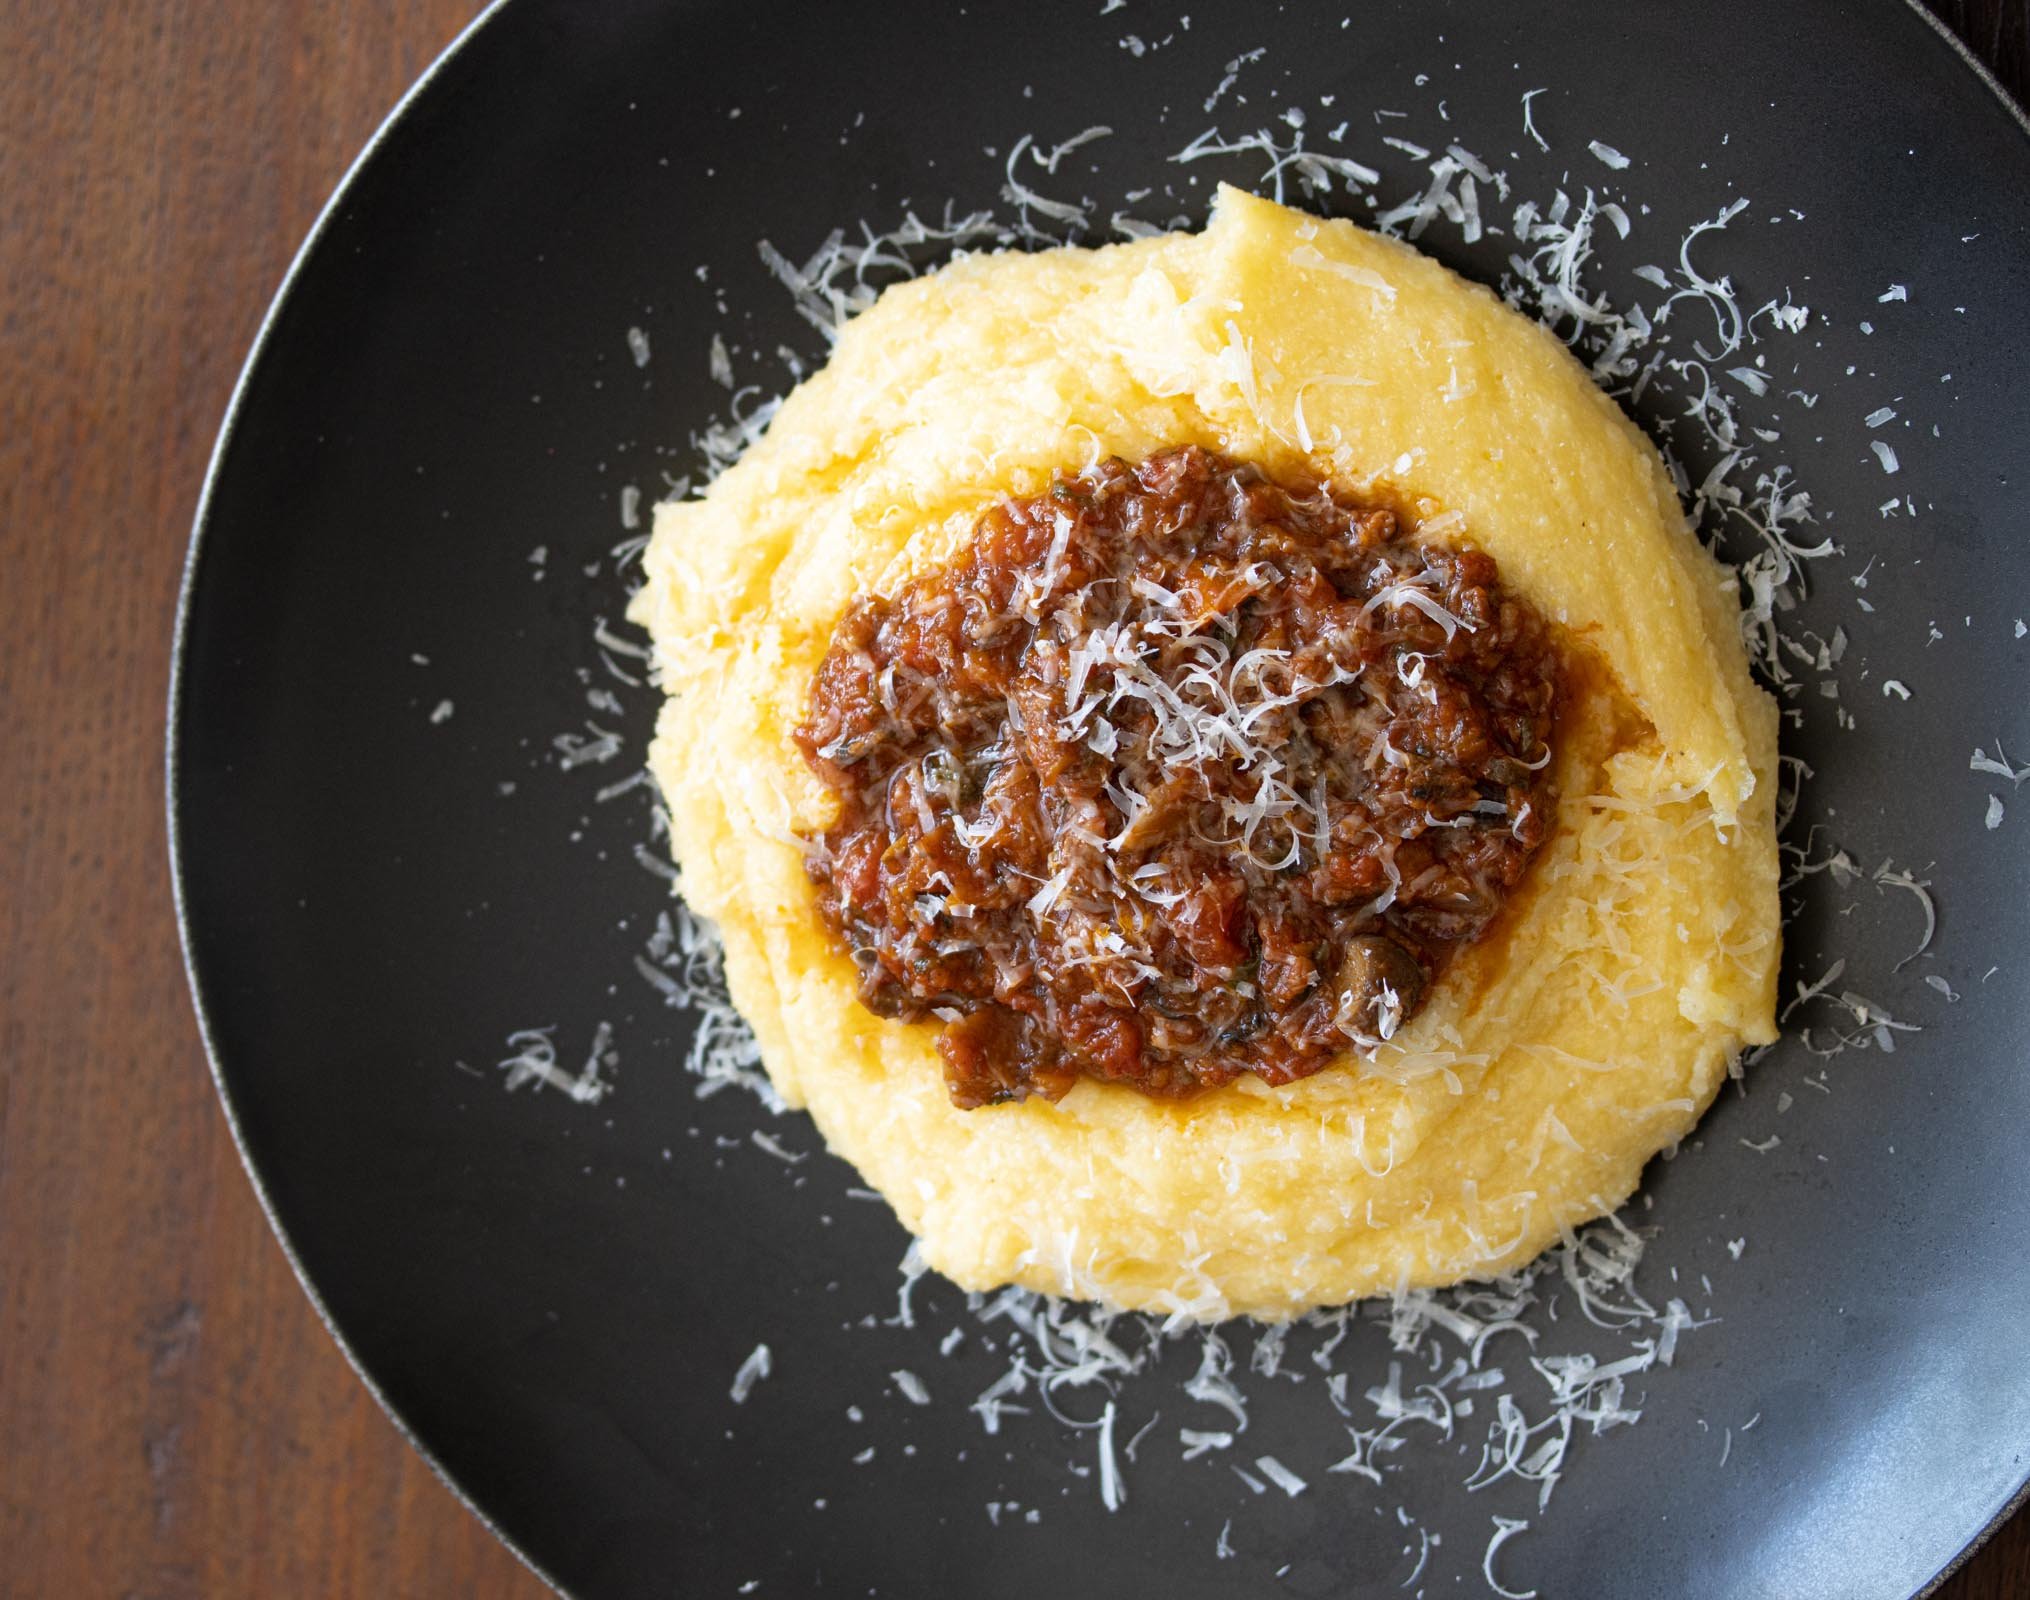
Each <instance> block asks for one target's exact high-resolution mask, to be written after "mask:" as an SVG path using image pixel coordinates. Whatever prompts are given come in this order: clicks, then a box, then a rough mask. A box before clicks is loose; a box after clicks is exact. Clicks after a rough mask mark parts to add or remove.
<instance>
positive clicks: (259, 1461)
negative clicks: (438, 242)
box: [0, 0, 2030, 1600]
mask: <svg viewBox="0 0 2030 1600" xmlns="http://www.w3.org/2000/svg"><path fill="white" fill-rule="evenodd" d="M472 10H473V4H472V0H374V3H363V0H351V3H346V4H340V5H332V4H323V3H314V0H215V3H213V4H211V5H198V4H194V3H192V0H160V3H147V0H102V3H98V4H85V3H76V4H54V5H53V4H47V3H38V0H0V375H4V382H0V641H4V648H0V1595H6V1596H16V1595H19V1596H62V1597H69V1596H101V1595H103V1596H118V1597H123V1600H128V1597H131V1600H183V1597H197V1596H205V1597H239V1596H260V1597H267V1596H318V1595H360V1596H375V1597H381V1596H436V1595H466V1594H479V1595H488V1596H500V1597H504V1600H524V1597H526V1600H536V1597H539V1596H541V1595H542V1594H544V1593H545V1592H546V1591H545V1590H544V1588H543V1586H542V1585H541V1584H540V1583H539V1582H538V1581H537V1580H536V1579H535V1578H534V1577H533V1576H531V1575H530V1574H529V1573H528V1572H527V1571H525V1570H524V1569H523V1568H521V1567H520V1566H519V1564H518V1563H517V1562H516V1561H515V1560H514V1558H513V1557H512V1556H510V1555H509V1554H508V1552H507V1551H506V1550H505V1548H503V1547H502V1546H501V1545H499V1544H498V1543H496V1542H495V1541H494V1540H493V1538H492V1537H491V1536H490V1535H489V1534H487V1533H486V1531H485V1530H484V1529H483V1528H482V1527H481V1526H480V1525H479V1523H478V1522H477V1520H476V1519H474V1518H473V1517H472V1516H471V1515H469V1514H468V1513H467V1512H466V1511H465V1510H464V1509H462V1508H461V1507H460V1506H459V1505H458V1503H457V1502H456V1501H455V1500H454V1499H453V1498H452V1496H451V1495H450V1494H449V1493H448V1492H447V1491H446V1490H445V1489H444V1488H443V1487H442V1486H441V1485H440V1484H439V1483H438V1482H437V1481H436V1480H435V1478H434V1477H433V1476H432V1475H431V1474H430V1472H429V1470H428V1469H427V1468H426V1467H425V1466H424V1465H423V1464H422V1463H421V1461H420V1460H419V1459H418V1458H417V1457H416V1456H415V1455H414V1454H413V1453H412V1452H411V1451H410V1449H409V1448H408V1446H407V1445H406V1444H404V1443H403V1442H402V1440H401V1439H400V1438H399V1437H398V1436H397V1435H396V1433H395V1431H394V1429H393V1428H392V1426H391V1425H390V1424H389V1423H388V1422H387V1420H386V1419H385V1418H384V1417H383V1416H382V1415H381V1413H380V1412H379V1411H378V1409H377V1408H376V1407H375V1405H374V1404H373V1402H372V1401H371V1400H370V1399H369V1398H368V1396H367V1394H366V1391H365V1390H364V1388H363V1387H362V1386H361V1385H360V1383H359V1382H358V1380H357V1379H356V1378H355V1377H354V1376H353V1374H352V1373H351V1371H350V1370H349V1369H348V1368H347V1366H346V1364H345V1362H344V1360H343V1359H342V1358H341V1357H340V1355H339V1353H338V1351H337V1349H336V1347H335V1346H334V1345H333V1344H332V1343H331V1341H330V1339H329V1338H328V1337H327V1335H326V1334H325V1332H324V1330H323V1329H322V1327H320V1326H319V1324H318V1322H317V1320H316V1318H315V1317H314V1316H313V1315H312V1313H311V1309H310V1306H309V1304H308V1302H307V1301H306V1300H305V1299H304V1298H303V1296H302V1294H301V1292H300V1291H299V1289H298V1288H297V1285H296V1283H295V1281H294V1279H293V1278H292V1276H291V1275H290V1272H289V1269H288V1266H287V1264H286V1263H285V1261H284V1260H283V1257H282V1253H281V1251H280V1250H279V1249H278V1248H277V1246H276V1244H275V1241H274V1240H273V1238H272V1237H271V1236H270V1234H269V1232H268V1228H267V1225H266V1223H265V1221H264V1220H263V1218H262V1216H261V1213H260V1210H259V1208H258V1206H257V1205H256V1203H255V1201H254V1197H253V1193H252V1190H251V1189H250V1187H249V1186H248V1184H247V1182H246V1179H245V1178H244V1176H243V1175H242V1173H241V1171H240V1167H239V1163H238V1161H237V1159H236V1157H235V1155H234V1152H233V1148H232V1144H231V1141H230V1139H229V1138H228V1137H227V1134H226V1129H225V1125H224V1122H223V1119H222V1118H221V1117H220V1115H219V1112H218V1108H217V1106H216V1105H215V1103H214V1101H213V1098H212V1090H211V1084H210V1080H209V1077H208V1075H207V1073H206V1071H205V1065H204V1060H203V1056H202V1053H201V1051H200V1049H199V1046H198V1042H197V1036H196V1030H195V1027H194V1025H193V1023H192V1020H191V1014H190V1007H189V1002H188V999H187V997H186V994H185V990H184V984H183V976H182V970H181V967H180V964H179V960H178V956H177V951H176V942H175V934H174V926H173V921H172V916H171V908H170V898H169V887H168V873H167V864H166V860H165V846H164V840H163V828H162V780H161V730H162V712H163V702H164V696H165V693H166V685H167V673H168V654H169V642H170V625H171V617H172V612H173V608H174V602H175V594H176V585H177V579H178V574H179V569H180V565H181V562H182V558H183V551H184V544H185V540H186V538H187V535H188V530H189V527H190V520H191V515H192V512H193V509H194V507H195V503H196V498H197V492H198V485H199V483H200V481H201V479H202V476H203V471H204V466H205V461H206V457H207V454H208V452H209V449H210V445H211V439H212V434H213V431H214V429H215V427H216V424H217V421H218V419H219V417H220V415H221V413H222V411H223V408H224V405H225V402H226V397H227V395H228V393H229V392H230V389H231V386H232V382H233V378H234V375H235V373H236V372H237V370H238V367H239V364H240V361H241V358H242V355H243V353H244V352H245V350H246V348H247V346H248V344H249V342H250V341H251V339H252V337H253V334H254V330H255V328H256V326H257V324H258V322H259V320H260V316H261V313H262V310H263V308H264V307H265V306H266V304H267V302H268V299H269V297H270V296H271V295H272V293H273V291H274V289H275V286H276V284H277V283H278V282H279V280H280V278H281V276H282V273H283V271H284V269H285V267H286V266H287V263H288V260H289V257H290V255H291V254H292V252H293V251H294V250H295V248H296V244H297V241H298V240H299V239H300V238H301V237H302V236H303V233H304V231H305V230H306V229H307V228H308V227H309V225H310V222H311V220H312V218H313V217H314V216H315V215H316V212H317V209H318V207H319V206H320V204H321V203H322V202H323V200H324V197H325V196H326V194H327V193H328V192H329V191H330V189H331V187H332V185H333V184H334V183H335V182H336V181H337V179H338V178H339V176H340V175H341V173H342V172H343V171H344V169H345V167H346V166H347V164H348V163H349V162H350V161H351V159H352V157H353V155H354V153H355V152H356V151H357V150H358V149H359V147H360V146H361V144H362V143H363V142H364V141H365V140H366V138H367V136H368V135H369V134H370V133H371V132H372V131H373V128H374V126H375V124H376V123H377V122H378V120H379V119H380V117H381V115H382V114H383V112H384V111H385V110H386V108H387V107H388V106H389V105H390V104H391V103H392V102H393V101H394V99H395V98H396V96H397V95H399V93H400V92H401V91H402V90H403V89H404V88H405V87H406V86H407V85H408V84H409V83H410V82H411V81H412V80H413V79H414V78H415V77H416V76H417V74H418V73H419V72H421V70H422V69H423V67H424V66H425V65H426V64H427V63H428V61H429V60H430V59H431V57H432V56H433V55H435V54H436V52H437V51H438V50H439V49H440V48H441V47H442V46H443V45H444V44H445V43H446V42H447V41H448V40H449V39H450V38H451V37H452V36H453V35H454V34H455V33H456V32H457V31H458V29H459V28H460V27H462V26H463V25H464V24H465V22H466V21H467V20H469V17H470V15H471V13H472ZM1940 10H1941V12H1942V14H1944V15H1945V16H1946V17H1947V18H1948V20H1949V21H1951V22H1952V23H1953V25H1954V26H1955V27H1957V28H1958V29H1959V30H1960V31H1961V33H1962V34H1963V36H1964V37H1966V38H1967V39H1968V40H1969V41H1970V43H1971V44H1972V45H1973V47H1974V48H1975V50H1976V51H1977V52H1978V53H1980V54H1981V55H1982V56H1983V57H1984V58H1985V59H1987V60H1988V61H1989V62H1990V63H1991V64H1992V65H1993V66H1994V67H1995V68H1996V70H1997V71H1998V72H1999V73H2000V74H2001V75H2002V77H2003V79H2004V81H2005V82H2006V83H2009V84H2010V85H2011V86H2012V88H2013V89H2014V91H2015V92H2016V93H2017V94H2018V95H2019V96H2021V95H2022V94H2023V93H2024V92H2025V89H2026V86H2030V0H1940ZM1940 1593H1941V1594H1942V1595H1944V1596H1946V1597H1947V1600H2002V1597H2005V1596H2016V1595H2024V1594H2030V1517H2019V1518H2017V1519H2016V1521H2015V1522H2014V1523H2013V1524H2012V1525H2010V1526H2009V1527H2008V1528H2005V1529H2004V1530H2003V1531H2002V1532H2001V1533H2000V1534H1998V1535H1997V1536H1996V1538H1995V1539H1994V1540H1992V1541H1991V1542H1990V1543H1989V1545H1988V1546H1987V1547H1986V1548H1985V1549H1984V1550H1982V1551H1981V1552H1979V1553H1978V1554H1977V1555H1976V1556H1975V1557H1974V1558H1973V1560H1972V1561H1971V1562H1970V1563H1969V1564H1968V1565H1967V1566H1966V1568H1965V1569H1963V1570H1962V1571H1961V1572H1960V1573H1959V1574H1957V1575H1956V1576H1955V1577H1954V1578H1953V1579H1952V1580H1950V1582H1949V1583H1948V1584H1947V1586H1946V1587H1945V1588H1944V1589H1942V1590H1941V1591H1940Z"/></svg>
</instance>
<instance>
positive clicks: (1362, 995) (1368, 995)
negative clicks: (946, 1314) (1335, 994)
mask: <svg viewBox="0 0 2030 1600" xmlns="http://www.w3.org/2000/svg"><path fill="white" fill-rule="evenodd" d="M1423 998H1424V969H1423V968H1422V967H1421V966H1419V965H1418V964H1417V958H1416V957H1415V956H1413V955H1411V954H1410V952H1409V951H1408V950H1406V949H1404V948H1403V946H1401V945H1399V944H1397V943H1396V941H1395V940H1393V939H1391V938H1389V937H1387V936H1386V935H1385V934H1379V933H1362V934H1356V935H1355V936H1354V937H1353V938H1351V939H1349V940H1347V941H1346V950H1345V952H1344V953H1343V954H1342V955H1341V956H1340V958H1339V1020H1340V1025H1341V1026H1342V1027H1346V1028H1349V1029H1352V1030H1357V1031H1358V1032H1360V1033H1364V1034H1378V1035H1380V1037H1382V1038H1384V1039H1386V1038H1388V1037H1389V1036H1390V1035H1391V1034H1393V1033H1394V1032H1395V1031H1396V1029H1397V1028H1398V1027H1399V1026H1400V1025H1401V1024H1402V1022H1403V1019H1404V1018H1406V1017H1408V1016H1409V1015H1410V1014H1411V1013H1412V1012H1414V1011H1415V1010H1416V1009H1417V1006H1418V1003H1419V1002H1420V1001H1422V999H1423Z"/></svg>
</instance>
